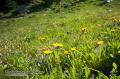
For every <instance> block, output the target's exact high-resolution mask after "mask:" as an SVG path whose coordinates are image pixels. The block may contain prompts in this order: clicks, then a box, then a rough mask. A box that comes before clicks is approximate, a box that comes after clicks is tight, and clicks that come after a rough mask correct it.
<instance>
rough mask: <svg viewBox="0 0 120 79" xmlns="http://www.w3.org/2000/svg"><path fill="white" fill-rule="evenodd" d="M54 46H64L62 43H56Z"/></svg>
mask: <svg viewBox="0 0 120 79" xmlns="http://www.w3.org/2000/svg"><path fill="white" fill-rule="evenodd" d="M53 46H54V47H55V48H60V47H63V44H62V43H54V44H53Z"/></svg>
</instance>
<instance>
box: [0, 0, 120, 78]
mask: <svg viewBox="0 0 120 79" xmlns="http://www.w3.org/2000/svg"><path fill="white" fill-rule="evenodd" d="M53 6H54V5H53ZM119 8H120V1H119V0H113V2H112V3H110V4H106V5H102V6H100V5H99V1H93V2H89V1H86V2H81V3H77V4H76V5H74V6H71V7H69V8H59V7H58V8H57V9H54V10H53V9H51V8H47V9H46V10H42V11H40V12H33V13H31V14H26V15H25V16H23V17H18V18H9V19H0V73H1V74H0V79H120V10H119ZM58 9H59V11H58ZM17 73H18V75H17ZM23 73H24V74H23ZM22 74H23V75H22ZM20 75H22V76H20Z"/></svg>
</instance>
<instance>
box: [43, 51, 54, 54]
mask: <svg viewBox="0 0 120 79" xmlns="http://www.w3.org/2000/svg"><path fill="white" fill-rule="evenodd" d="M52 52H53V51H51V50H45V51H43V53H44V54H46V55H48V54H51V53H52Z"/></svg>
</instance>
